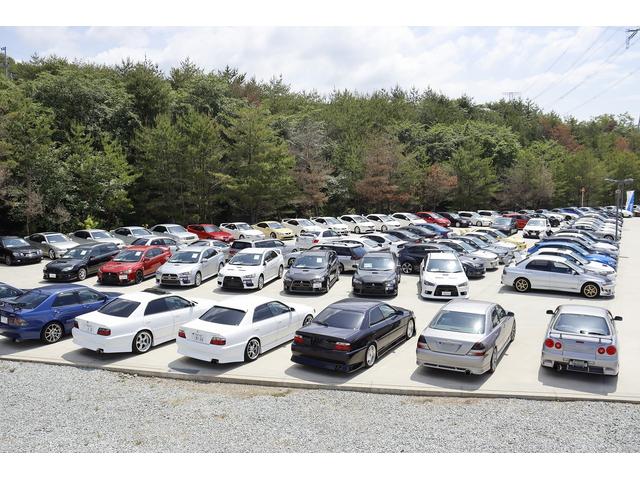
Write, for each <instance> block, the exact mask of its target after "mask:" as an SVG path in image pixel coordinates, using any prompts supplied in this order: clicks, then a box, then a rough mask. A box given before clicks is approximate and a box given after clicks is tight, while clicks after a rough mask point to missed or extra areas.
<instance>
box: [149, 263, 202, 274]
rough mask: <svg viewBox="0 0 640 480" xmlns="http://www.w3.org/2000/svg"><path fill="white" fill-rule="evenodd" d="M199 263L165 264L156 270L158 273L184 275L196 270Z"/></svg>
mask: <svg viewBox="0 0 640 480" xmlns="http://www.w3.org/2000/svg"><path fill="white" fill-rule="evenodd" d="M199 265H200V264H199V263H176V262H167V263H164V264H162V266H161V267H160V268H158V273H184V272H191V271H192V270H195V269H197V268H198V266H199Z"/></svg>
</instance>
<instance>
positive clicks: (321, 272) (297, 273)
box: [287, 267, 327, 280]
mask: <svg viewBox="0 0 640 480" xmlns="http://www.w3.org/2000/svg"><path fill="white" fill-rule="evenodd" d="M325 275H327V269H326V268H317V269H313V268H295V267H291V268H289V271H288V272H287V278H290V279H292V280H313V279H315V278H318V277H324V276H325Z"/></svg>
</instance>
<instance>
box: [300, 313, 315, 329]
mask: <svg viewBox="0 0 640 480" xmlns="http://www.w3.org/2000/svg"><path fill="white" fill-rule="evenodd" d="M311 320H313V315H307V316H306V317H304V320H302V326H303V327H306V326H307V325H309V324H310V323H311Z"/></svg>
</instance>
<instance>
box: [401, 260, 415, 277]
mask: <svg viewBox="0 0 640 480" xmlns="http://www.w3.org/2000/svg"><path fill="white" fill-rule="evenodd" d="M400 268H401V269H402V273H405V274H409V273H413V264H412V263H411V262H404V263H403V264H402V266H401V267H400Z"/></svg>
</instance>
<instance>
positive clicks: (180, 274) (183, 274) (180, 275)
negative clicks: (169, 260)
mask: <svg viewBox="0 0 640 480" xmlns="http://www.w3.org/2000/svg"><path fill="white" fill-rule="evenodd" d="M189 275H190V273H189V272H180V273H179V274H178V276H179V277H181V278H189Z"/></svg>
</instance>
